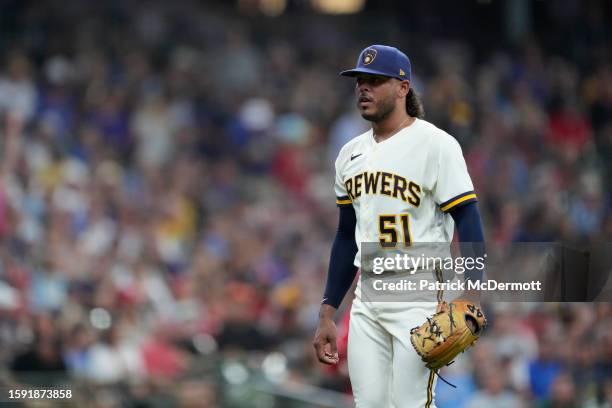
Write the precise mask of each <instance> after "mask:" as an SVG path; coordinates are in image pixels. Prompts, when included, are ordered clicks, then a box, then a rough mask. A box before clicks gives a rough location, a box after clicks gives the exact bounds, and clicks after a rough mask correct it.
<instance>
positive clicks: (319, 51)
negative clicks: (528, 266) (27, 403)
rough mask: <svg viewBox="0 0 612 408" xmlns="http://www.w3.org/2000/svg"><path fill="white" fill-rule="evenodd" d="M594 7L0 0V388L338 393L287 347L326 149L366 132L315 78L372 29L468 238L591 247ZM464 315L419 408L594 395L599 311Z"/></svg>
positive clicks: (594, 227)
mask: <svg viewBox="0 0 612 408" xmlns="http://www.w3.org/2000/svg"><path fill="white" fill-rule="evenodd" d="M610 15H611V10H610V3H609V2H606V1H603V0H602V1H591V0H589V1H579V0H561V1H535V0H516V1H511V0H506V1H500V0H489V1H486V0H481V1H475V0H460V1H455V2H445V1H429V2H394V1H365V0H328V1H326V0H310V1H308V0H239V1H229V0H228V1H207V2H204V1H179V2H164V1H148V2H138V1H129V0H128V1H100V2H82V1H77V0H65V1H62V2H52V1H47V0H43V1H10V0H4V1H0V56H1V57H2V58H1V59H0V153H1V154H2V156H1V157H2V159H1V162H0V165H1V170H0V171H1V173H0V385H1V386H2V387H3V388H2V389H3V392H6V389H8V388H9V387H17V386H26V385H29V386H32V387H37V388H40V387H61V388H68V389H72V390H73V392H74V394H75V396H74V397H73V399H72V400H71V401H70V402H69V403H68V404H67V405H62V406H76V407H86V406H87V407H89V406H91V407H100V408H102V407H171V406H182V407H208V408H212V407H271V408H274V407H288V408H291V407H344V406H350V401H351V400H350V385H349V382H348V379H347V371H346V364H345V360H344V359H343V361H342V362H341V364H339V366H338V367H336V368H334V369H326V368H323V367H321V366H320V365H319V364H318V363H317V362H316V361H315V357H314V354H313V352H312V350H311V348H312V347H311V340H312V336H313V334H314V328H315V325H316V323H317V312H318V308H319V300H320V296H321V293H322V285H323V283H324V279H325V274H326V266H327V260H328V254H329V248H330V242H331V240H332V237H333V234H334V229H335V226H336V212H337V210H336V207H335V205H334V204H333V202H334V199H333V191H332V184H333V160H334V158H335V154H336V152H337V151H338V150H339V148H340V146H341V145H342V144H343V143H345V142H346V141H347V140H349V139H350V138H352V137H353V136H355V135H356V134H358V132H360V131H361V130H362V129H365V127H366V125H367V124H366V123H365V122H364V121H362V120H361V118H360V117H359V116H358V115H357V113H356V111H355V109H354V107H353V99H352V92H353V88H352V86H353V84H352V83H351V82H350V81H346V80H341V79H339V78H338V77H337V73H338V72H339V71H340V70H341V69H343V68H346V67H350V66H352V65H353V64H354V61H355V58H356V56H357V55H358V52H359V50H360V49H362V48H363V47H365V46H367V45H370V44H372V43H390V44H393V45H396V46H398V47H399V48H401V49H402V50H404V51H405V52H406V53H407V54H408V55H409V56H410V57H411V59H412V62H413V71H414V81H413V86H414V87H415V88H416V89H417V90H418V91H419V92H420V93H421V94H422V98H423V101H424V105H425V110H426V119H428V120H429V121H431V122H433V123H435V124H436V125H437V126H439V127H441V128H443V129H445V130H447V131H448V132H450V133H451V134H452V135H454V136H455V137H456V138H457V139H458V140H459V141H460V143H461V144H462V146H463V149H464V153H465V156H466V158H467V161H468V166H469V168H470V172H471V174H472V177H473V180H474V183H475V185H476V190H477V193H478V194H479V197H480V208H481V211H482V213H483V217H484V224H485V227H486V236H487V239H488V240H489V241H490V242H495V243H511V242H515V241H549V240H554V239H566V240H582V241H597V240H607V241H610V240H611V237H612V211H611V208H612V206H611V203H612V195H611V189H610V188H611V185H612V65H611V59H610V56H611V53H610V51H611V49H610V41H609V40H610V30H611V26H612V25H611V19H610ZM346 303H347V302H345V305H346ZM344 310H346V308H345V309H344ZM489 316H490V322H491V325H490V327H489V329H488V331H487V332H486V335H485V337H484V338H483V339H482V340H481V341H480V342H479V345H478V347H476V348H475V349H473V350H471V351H470V352H468V353H466V354H464V355H463V356H461V357H460V358H459V360H458V361H457V362H456V363H455V364H454V365H452V366H450V367H449V368H448V369H447V370H446V371H445V374H446V375H445V377H447V379H448V380H450V381H451V382H453V383H455V384H457V385H458V389H457V390H453V389H451V388H450V387H448V386H447V385H446V384H444V383H442V382H441V381H439V382H438V387H437V400H438V407H439V408H448V407H457V408H478V407H502V408H503V407H537V408H545V407H547V408H553V407H555V408H561V407H604V406H607V407H609V406H610V404H612V307H611V305H610V303H597V304H523V305H516V304H511V305H509V304H506V305H503V304H502V305H490V306H489ZM339 320H340V332H341V335H342V337H343V338H344V339H343V340H341V343H340V347H341V350H342V349H343V347H344V346H345V344H344V341H345V336H346V313H340V315H339ZM408 329H409V328H407V332H408ZM2 398H3V401H4V402H6V395H3V396H2ZM1 404H2V402H0V405H1ZM606 404H607V405H606ZM36 406H54V405H53V403H48V404H38V405H36Z"/></svg>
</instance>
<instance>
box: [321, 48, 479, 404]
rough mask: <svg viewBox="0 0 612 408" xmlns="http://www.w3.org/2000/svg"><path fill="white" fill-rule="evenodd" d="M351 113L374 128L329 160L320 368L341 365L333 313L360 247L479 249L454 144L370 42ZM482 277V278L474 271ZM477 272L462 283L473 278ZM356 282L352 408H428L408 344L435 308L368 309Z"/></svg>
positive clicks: (394, 56)
mask: <svg viewBox="0 0 612 408" xmlns="http://www.w3.org/2000/svg"><path fill="white" fill-rule="evenodd" d="M341 75H343V76H348V77H353V78H355V79H356V98H357V107H358V109H359V112H360V113H361V116H362V117H363V118H364V119H366V120H368V121H369V122H371V124H372V129H371V130H369V131H367V132H366V133H364V134H361V135H359V136H357V137H355V138H354V139H352V140H351V141H350V142H348V143H347V144H346V145H345V146H344V147H343V148H342V149H341V151H340V153H339V154H338V157H337V159H336V163H335V169H336V179H335V193H336V197H337V205H338V207H339V225H338V231H337V234H336V237H335V240H334V243H333V245H332V251H331V257H330V263H329V271H328V278H327V283H326V287H325V293H324V295H323V301H322V305H321V309H320V314H319V326H318V328H317V332H316V334H315V339H314V343H313V345H314V347H315V350H316V353H317V356H318V359H319V361H321V362H322V363H325V364H335V363H337V362H338V353H337V348H336V326H335V323H334V320H333V319H334V314H335V312H336V310H337V308H338V307H339V305H340V304H341V302H342V299H343V298H344V296H345V294H346V292H347V291H348V289H349V288H350V286H351V284H352V282H353V280H354V278H355V275H356V273H357V270H358V269H359V268H360V266H361V260H360V245H361V244H362V243H366V242H373V243H376V242H379V243H380V244H381V245H382V246H384V245H388V244H392V245H394V244H395V243H399V242H401V243H402V244H403V245H406V246H410V245H411V244H412V243H416V242H434V243H435V242H446V243H448V242H450V241H451V240H452V238H453V233H454V228H455V226H456V227H457V231H458V234H459V239H460V241H465V242H483V241H484V239H483V232H482V226H481V221H480V214H479V211H478V206H477V199H476V194H475V193H474V187H473V185H472V181H471V179H470V176H469V174H468V171H467V167H466V164H465V160H464V158H463V154H462V151H461V147H460V146H459V143H457V141H456V140H455V139H454V138H453V137H452V136H450V135H449V134H447V133H446V132H444V131H443V130H441V129H438V128H437V127H435V126H434V125H432V124H431V123H428V122H426V121H425V120H423V119H422V117H423V112H422V108H421V105H420V103H419V100H418V98H417V95H416V94H415V92H414V90H413V89H412V88H411V87H410V76H411V64H410V60H409V59H408V57H407V56H406V55H405V54H404V53H403V52H401V51H400V50H398V49H396V48H394V47H389V46H384V45H372V46H370V47H367V48H366V49H364V50H363V51H362V52H361V54H360V55H359V59H358V61H357V67H356V68H354V69H351V70H348V71H344V72H342V73H341ZM480 273H482V272H480ZM480 278H481V275H479V274H478V271H476V272H475V273H473V274H472V275H468V274H466V279H480ZM360 284H361V282H358V285H357V290H356V292H355V298H354V300H353V304H352V308H351V316H350V328H349V340H348V352H347V353H348V368H349V375H350V379H351V384H352V388H353V394H354V398H355V403H356V406H357V407H359V408H387V407H393V408H413V407H414V408H416V407H420V408H423V407H425V408H431V407H434V406H435V405H434V404H435V402H434V395H433V388H434V386H435V382H436V376H435V373H434V371H432V370H429V369H428V368H426V367H425V365H424V364H423V361H421V358H420V357H419V355H418V354H417V353H416V352H415V350H414V348H413V347H412V346H411V343H410V329H411V328H413V327H415V326H418V325H420V324H421V323H423V321H425V319H426V317H427V316H430V315H432V314H433V313H434V312H435V310H436V306H437V303H436V302H420V303H419V302H403V303H397V302H392V303H391V302H387V303H384V302H369V301H365V300H364V299H362V298H361V294H360V293H361V291H360Z"/></svg>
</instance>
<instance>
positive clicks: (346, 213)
mask: <svg viewBox="0 0 612 408" xmlns="http://www.w3.org/2000/svg"><path fill="white" fill-rule="evenodd" d="M339 198H341V197H339ZM346 199H348V197H346ZM338 206H339V210H340V211H339V212H340V215H339V219H338V231H337V232H336V238H335V239H334V243H333V245H332V249H331V255H330V257H329V269H328V272H327V283H326V284H325V292H324V293H323V301H322V302H321V303H323V304H326V305H330V306H333V307H335V308H336V309H337V308H338V307H339V306H340V304H341V303H342V299H344V296H345V295H346V292H348V290H349V288H350V287H351V285H352V284H353V280H355V275H356V274H357V267H356V266H355V265H354V262H355V255H356V254H357V243H356V242H355V227H356V226H357V217H356V215H355V209H354V208H353V206H352V205H342V204H338Z"/></svg>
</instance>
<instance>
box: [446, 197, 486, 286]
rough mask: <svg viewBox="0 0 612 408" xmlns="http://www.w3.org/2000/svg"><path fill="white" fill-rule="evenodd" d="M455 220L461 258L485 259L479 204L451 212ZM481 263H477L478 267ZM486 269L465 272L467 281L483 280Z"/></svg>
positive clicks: (473, 203)
mask: <svg viewBox="0 0 612 408" xmlns="http://www.w3.org/2000/svg"><path fill="white" fill-rule="evenodd" d="M451 216H452V217H453V219H454V220H455V225H456V226H457V232H458V233H459V241H460V242H461V244H462V245H461V256H463V257H465V258H468V257H469V258H472V259H478V258H480V259H481V260H482V261H483V262H484V259H485V253H486V251H485V243H484V233H483V231H482V222H481V221H480V212H479V211H478V204H477V203H475V202H472V203H469V204H466V205H464V206H462V207H459V208H456V209H454V210H452V211H451ZM478 264H479V263H477V265H478ZM483 274H484V268H474V269H472V270H469V271H466V272H465V279H466V280H473V281H478V280H481V279H482V278H483Z"/></svg>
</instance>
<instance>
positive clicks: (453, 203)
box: [440, 193, 476, 212]
mask: <svg viewBox="0 0 612 408" xmlns="http://www.w3.org/2000/svg"><path fill="white" fill-rule="evenodd" d="M473 199H476V194H475V193H472V194H468V195H466V196H463V197H460V198H458V199H456V200H455V201H451V202H450V203H448V204H446V205H445V206H444V207H442V208H440V210H442V211H443V212H446V211H448V210H450V209H451V208H453V207H455V206H456V205H458V204H461V203H462V202H464V201H467V200H473Z"/></svg>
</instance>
